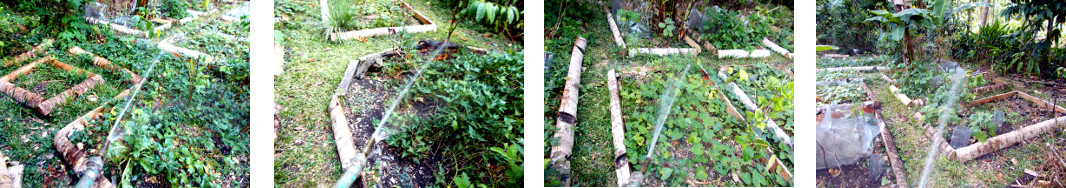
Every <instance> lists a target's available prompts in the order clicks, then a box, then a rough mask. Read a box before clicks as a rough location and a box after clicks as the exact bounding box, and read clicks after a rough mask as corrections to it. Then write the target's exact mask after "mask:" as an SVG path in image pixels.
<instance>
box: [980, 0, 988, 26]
mask: <svg viewBox="0 0 1066 188" xmlns="http://www.w3.org/2000/svg"><path fill="white" fill-rule="evenodd" d="M985 3H988V0H985ZM983 9H984V13H981V27H984V26H985V24H988V7H985V8H983Z"/></svg>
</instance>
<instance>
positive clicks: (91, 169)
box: [74, 156, 104, 188]
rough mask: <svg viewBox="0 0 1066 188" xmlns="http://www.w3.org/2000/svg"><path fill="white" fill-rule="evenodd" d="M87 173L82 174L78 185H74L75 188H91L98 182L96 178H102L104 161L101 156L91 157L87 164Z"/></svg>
mask: <svg viewBox="0 0 1066 188" xmlns="http://www.w3.org/2000/svg"><path fill="white" fill-rule="evenodd" d="M85 166H86V169H85V172H82V174H81V179H80V180H78V183H77V184H74V187H75V188H91V187H93V183H95V182H96V178H99V177H100V171H102V170H103V168H104V161H103V159H101V158H100V157H99V156H93V157H89V161H88V162H87V163H85Z"/></svg>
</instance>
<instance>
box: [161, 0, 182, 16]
mask: <svg viewBox="0 0 1066 188" xmlns="http://www.w3.org/2000/svg"><path fill="white" fill-rule="evenodd" d="M159 6H160V7H159V12H162V13H163V16H166V17H169V18H175V19H182V18H185V17H186V16H189V12H186V11H185V10H187V9H189V3H186V2H185V1H184V0H163V1H162V2H161V4H160V5H159Z"/></svg>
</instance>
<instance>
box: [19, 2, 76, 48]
mask: <svg viewBox="0 0 1066 188" xmlns="http://www.w3.org/2000/svg"><path fill="white" fill-rule="evenodd" d="M86 2H88V1H84V0H26V1H3V3H4V4H6V5H8V6H10V7H15V10H16V11H17V12H19V13H20V14H22V15H24V16H28V17H35V18H39V21H40V24H39V25H38V27H34V28H29V29H31V30H34V31H32V32H39V33H43V34H44V35H47V36H55V39H56V40H57V41H56V42H57V45H58V46H59V47H61V48H66V47H69V46H70V45H72V44H75V43H76V42H84V41H86V40H87V36H89V35H90V34H91V33H92V30H91V29H92V28H91V25H90V24H88V23H86V22H85V21H84V19H82V15H83V14H84V13H85V11H84V9H82V5H83V4H84V3H86Z"/></svg>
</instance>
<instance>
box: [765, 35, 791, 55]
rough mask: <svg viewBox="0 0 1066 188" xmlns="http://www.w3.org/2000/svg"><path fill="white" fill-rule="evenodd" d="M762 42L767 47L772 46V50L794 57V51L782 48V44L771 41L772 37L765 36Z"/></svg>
mask: <svg viewBox="0 0 1066 188" xmlns="http://www.w3.org/2000/svg"><path fill="white" fill-rule="evenodd" d="M762 44H763V45H765V46H766V48H770V50H773V51H774V52H777V53H779V54H781V55H782V56H785V58H789V59H792V52H788V49H785V48H782V47H781V46H779V45H777V44H776V43H774V41H770V39H768V38H765V37H764V38H762Z"/></svg>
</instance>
